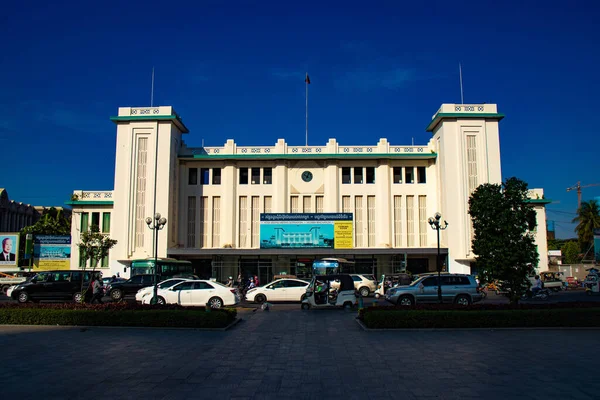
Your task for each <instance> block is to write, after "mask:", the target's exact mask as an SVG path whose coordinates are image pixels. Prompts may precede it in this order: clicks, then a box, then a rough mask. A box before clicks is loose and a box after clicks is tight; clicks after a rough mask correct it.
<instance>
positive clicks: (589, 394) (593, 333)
mask: <svg viewBox="0 0 600 400" xmlns="http://www.w3.org/2000/svg"><path fill="white" fill-rule="evenodd" d="M239 315H240V316H241V317H242V318H243V321H242V322H241V323H239V324H238V325H237V326H236V327H234V328H233V329H231V330H229V331H224V332H221V331H196V330H184V329H137V328H90V329H87V330H86V329H82V328H75V327H23V326H18V327H14V326H0V348H1V349H2V364H1V365H2V367H1V371H0V372H1V373H0V388H1V390H2V395H3V396H2V397H3V398H5V399H17V398H18V399H20V400H22V399H98V398H110V399H126V398H131V399H138V398H139V399H230V398H235V399H286V398H289V399H319V400H323V399H338V398H340V399H342V398H344V399H384V400H389V399H392V398H398V399H430V398H431V399H434V398H441V399H469V398H478V399H482V398H484V399H486V400H487V399H503V400H507V399H536V398H539V399H597V398H598V396H599V393H600V383H599V382H600V380H599V379H598V372H597V371H598V365H599V363H598V359H599V357H600V350H599V349H598V336H599V333H600V330H465V331H460V330H439V331H403V332H400V331H386V332H381V331H376V332H365V331H364V330H362V329H361V328H360V326H359V325H358V324H357V323H356V321H355V315H356V313H355V312H350V311H347V310H311V311H300V310H278V309H277V306H275V308H274V309H273V310H272V311H270V312H264V311H260V310H258V311H255V312H252V311H245V312H240V314H239ZM532 360H535V361H532Z"/></svg>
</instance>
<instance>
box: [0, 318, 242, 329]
mask: <svg viewBox="0 0 600 400" xmlns="http://www.w3.org/2000/svg"><path fill="white" fill-rule="evenodd" d="M242 321H243V319H242V318H236V319H234V320H233V322H231V323H230V324H229V325H227V326H225V327H223V328H186V327H169V326H96V325H23V324H0V328H3V327H40V328H73V329H78V328H79V329H85V330H92V329H154V330H163V329H168V330H185V331H226V330H229V329H231V328H233V327H234V326H236V325H237V324H238V323H240V322H242Z"/></svg>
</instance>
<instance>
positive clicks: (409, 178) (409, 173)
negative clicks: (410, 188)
mask: <svg viewBox="0 0 600 400" xmlns="http://www.w3.org/2000/svg"><path fill="white" fill-rule="evenodd" d="M413 174H414V168H413V167H406V168H404V177H405V182H406V183H415V182H414V180H413V179H414V177H413Z"/></svg>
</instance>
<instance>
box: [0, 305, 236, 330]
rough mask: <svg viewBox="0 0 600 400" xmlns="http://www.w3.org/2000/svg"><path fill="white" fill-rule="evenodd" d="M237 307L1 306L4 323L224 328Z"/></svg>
mask: <svg viewBox="0 0 600 400" xmlns="http://www.w3.org/2000/svg"><path fill="white" fill-rule="evenodd" d="M236 315H237V311H236V310H235V309H219V310H210V312H205V310H204V309H203V308H202V309H200V308H195V309H187V308H186V309H183V308H182V309H157V308H149V309H143V310H135V309H126V308H123V309H115V307H110V305H108V304H107V305H106V307H105V308H104V309H98V308H96V306H94V307H93V308H92V307H85V306H81V307H78V308H58V307H48V306H41V307H40V306H39V305H38V307H0V324H10V325H15V324H18V325H74V326H140V327H144V326H146V327H178V328H224V327H226V326H227V325H229V324H230V323H231V322H233V321H234V320H235V317H236Z"/></svg>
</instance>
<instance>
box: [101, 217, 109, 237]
mask: <svg viewBox="0 0 600 400" xmlns="http://www.w3.org/2000/svg"><path fill="white" fill-rule="evenodd" d="M102 233H110V213H109V212H105V213H102Z"/></svg>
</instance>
